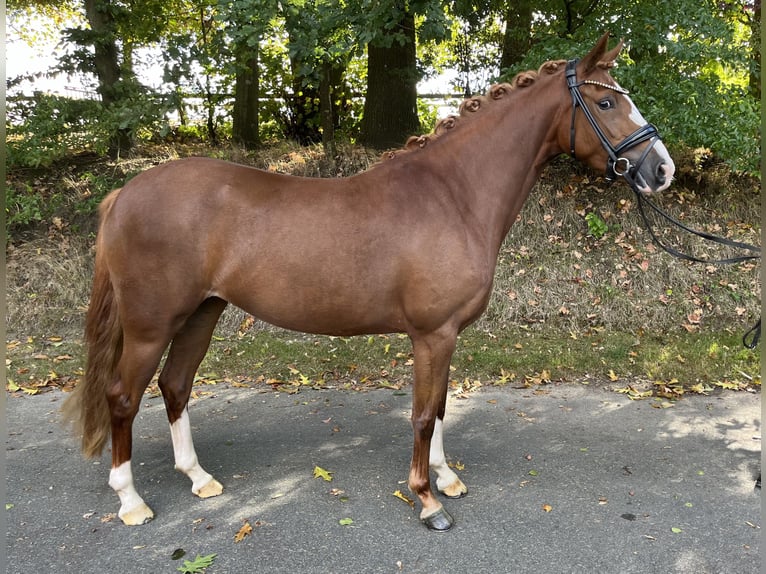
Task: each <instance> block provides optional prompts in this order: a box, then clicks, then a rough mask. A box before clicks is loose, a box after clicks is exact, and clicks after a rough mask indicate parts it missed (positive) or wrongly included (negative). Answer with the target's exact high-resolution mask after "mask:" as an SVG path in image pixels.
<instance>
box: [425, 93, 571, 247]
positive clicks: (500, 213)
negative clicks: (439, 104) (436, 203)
mask: <svg viewBox="0 0 766 574" xmlns="http://www.w3.org/2000/svg"><path fill="white" fill-rule="evenodd" d="M544 90H545V86H542V85H540V86H530V87H528V88H519V92H520V93H518V94H513V95H512V96H510V97H512V98H513V100H509V101H498V102H490V103H487V104H486V106H487V109H484V110H480V111H479V112H476V113H477V114H482V115H481V116H478V115H477V117H474V118H466V120H465V121H466V125H464V126H460V128H461V129H462V128H465V130H464V131H463V132H462V133H458V132H457V130H456V133H454V134H448V135H446V136H444V138H443V140H444V141H443V143H444V145H443V149H444V153H443V155H444V157H449V158H454V161H453V162H452V163H453V164H456V165H451V166H445V168H449V167H451V168H452V169H453V170H455V171H456V172H459V173H457V174H456V180H457V181H460V182H461V184H462V189H460V190H458V201H462V202H464V205H463V206H462V207H463V208H464V209H466V210H468V211H471V212H472V213H474V215H475V219H476V220H478V221H480V222H481V223H482V226H483V228H484V230H485V232H486V233H487V240H488V242H489V244H490V245H494V246H495V247H496V248H497V249H499V247H500V243H501V242H502V241H503V239H504V238H505V236H506V234H507V233H508V230H509V229H510V227H511V225H512V224H513V222H514V221H515V220H516V217H517V215H518V213H519V212H520V211H521V208H522V206H523V204H524V202H525V201H526V199H527V197H528V195H529V192H530V191H531V189H532V187H533V186H534V184H535V183H536V182H537V180H538V178H539V177H540V173H541V171H542V169H543V167H544V166H545V164H546V163H547V162H548V160H549V159H551V157H553V156H555V155H557V154H558V153H560V152H561V150H560V149H559V148H558V146H557V144H556V141H555V138H554V137H553V132H554V129H555V124H556V122H557V121H558V118H557V113H558V110H559V105H558V104H557V103H556V102H555V101H554V100H555V99H554V98H550V97H548V98H546V97H544ZM533 107H534V111H533V109H532V108H533ZM467 122H470V124H468V123H467ZM453 136H454V139H453ZM450 140H452V141H450ZM432 151H434V152H435V151H436V150H435V149H434V150H432Z"/></svg>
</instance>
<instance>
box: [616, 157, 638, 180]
mask: <svg viewBox="0 0 766 574" xmlns="http://www.w3.org/2000/svg"><path fill="white" fill-rule="evenodd" d="M632 167H633V166H632V165H631V163H630V160H629V159H628V158H626V157H618V158H617V159H616V160H614V163H612V171H613V172H614V174H615V175H616V176H618V177H623V176H625V175H626V174H628V173H629V172H630V169H631V168H632Z"/></svg>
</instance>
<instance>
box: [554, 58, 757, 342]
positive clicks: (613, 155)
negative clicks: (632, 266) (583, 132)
mask: <svg viewBox="0 0 766 574" xmlns="http://www.w3.org/2000/svg"><path fill="white" fill-rule="evenodd" d="M578 61H579V60H577V59H574V60H569V61H568V62H567V66H566V80H567V87H568V88H569V93H570V94H571V96H572V124H571V127H570V130H569V153H570V155H571V156H572V157H573V158H575V159H576V157H577V156H576V154H575V119H576V116H577V109H578V108H579V109H581V110H582V112H583V114H584V115H585V118H586V119H587V120H588V123H589V124H590V126H591V127H592V128H593V131H594V132H595V133H596V136H597V137H598V139H599V141H600V142H601V146H602V147H603V148H604V150H605V151H606V153H607V155H608V156H609V158H608V159H607V162H606V174H605V178H606V180H607V181H609V182H612V181H614V180H615V179H616V178H618V177H623V178H625V181H626V182H627V183H628V185H629V186H630V188H631V189H632V190H633V193H634V194H635V195H636V198H637V202H638V210H639V213H641V217H642V219H643V220H644V224H645V225H646V229H647V231H648V232H649V235H650V236H651V238H652V241H654V243H655V244H657V245H658V246H659V247H660V248H662V249H663V250H664V251H666V252H667V253H669V254H670V255H672V256H674V257H678V258H679V259H683V260H685V261H692V262H694V263H707V264H715V265H726V264H732V263H743V262H745V261H750V260H753V259H760V258H761V248H760V247H756V246H755V245H750V244H748V243H743V242H741V241H734V240H732V239H729V238H727V237H719V236H717V235H713V234H711V233H706V232H704V231H697V230H695V229H692V228H690V227H688V226H687V225H684V224H683V223H681V222H680V221H678V220H677V219H675V218H673V217H672V216H670V215H668V214H667V213H665V212H664V211H663V210H662V209H660V208H659V207H658V206H657V205H656V204H655V203H654V202H652V201H650V200H649V199H648V198H647V197H646V195H644V194H643V193H641V191H640V190H639V189H638V185H637V183H636V176H637V175H638V170H639V169H640V168H641V165H643V163H644V160H645V159H646V157H647V156H648V155H649V152H650V151H651V150H652V149H653V148H654V146H655V144H656V143H657V142H658V141H660V134H659V132H658V131H657V128H656V127H655V126H654V125H652V124H645V125H644V126H642V127H640V128H638V129H637V130H636V131H635V132H633V133H632V134H630V135H629V136H628V137H626V138H625V139H624V140H622V141H621V142H620V143H619V144H617V145H616V146H614V145H612V142H611V141H609V138H607V137H606V135H605V134H604V132H603V130H602V129H601V126H599V124H598V122H597V121H596V118H595V117H594V116H593V113H592V112H591V111H590V109H589V108H588V106H587V105H586V104H585V100H584V99H583V97H582V93H580V86H582V85H584V84H591V85H595V86H600V87H602V88H608V89H610V90H613V91H615V92H617V93H618V94H625V95H627V94H628V93H629V92H628V90H624V89H623V88H621V87H619V86H617V85H614V84H606V83H604V82H597V81H595V80H583V81H580V82H578V81H577V63H578ZM645 141H649V145H647V146H646V149H645V150H644V151H643V153H642V154H641V156H640V157H639V159H638V161H637V162H636V163H635V164H632V163H631V162H630V160H629V159H628V158H626V157H624V156H622V155H621V154H622V153H623V152H625V151H626V150H629V149H631V148H633V147H635V146H637V145H638V144H640V143H643V142H645ZM644 204H646V205H648V206H649V207H650V208H651V209H652V210H653V211H654V212H655V213H657V214H658V215H660V216H661V217H663V218H664V219H665V220H667V221H668V222H669V223H672V224H673V225H675V226H677V227H680V228H681V229H683V230H684V231H686V232H688V233H691V234H693V235H696V236H697V237H701V238H702V239H705V240H707V241H712V242H714V243H718V244H720V245H725V246H727V247H734V248H736V249H744V250H745V251H749V252H751V255H740V256H737V257H729V258H725V259H715V260H710V259H701V258H699V257H695V256H693V255H689V254H687V253H683V252H681V251H678V250H677V249H675V248H673V247H671V246H669V245H666V244H664V243H663V242H662V241H660V239H659V237H657V234H656V233H655V232H654V229H653V227H652V224H651V223H650V222H649V218H648V217H647V215H646V212H645V210H644ZM760 336H761V321H760V319H759V320H758V323H756V324H755V325H754V326H753V327H752V328H751V329H750V330H749V331H748V332H747V333H746V334H745V336H744V337H743V339H742V342H743V343H744V345H745V346H746V347H748V348H750V349H753V348H755V346H756V345H757V344H758V340H759V339H760Z"/></svg>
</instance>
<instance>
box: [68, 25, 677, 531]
mask: <svg viewBox="0 0 766 574" xmlns="http://www.w3.org/2000/svg"><path fill="white" fill-rule="evenodd" d="M608 44H609V34H605V35H604V36H603V37H601V39H600V40H599V41H598V42H597V43H596V44H595V46H594V47H593V48H592V49H591V50H590V51H589V52H588V54H587V55H586V56H584V57H583V58H582V59H579V60H570V61H569V62H567V61H565V60H558V61H550V62H546V63H545V64H543V65H542V66H541V67H540V68H539V70H537V71H528V72H522V73H520V74H518V75H517V76H516V77H515V78H514V79H513V80H512V81H511V82H510V83H503V84H498V85H495V86H493V87H492V88H491V89H490V90H489V92H488V93H487V94H486V95H485V96H479V97H473V98H469V99H467V100H466V101H464V102H463V104H462V105H461V107H460V111H459V114H457V115H453V116H449V117H447V118H444V119H442V120H441V121H440V122H439V123H438V124H437V127H436V128H435V129H434V131H433V133H431V134H429V135H425V136H419V137H417V136H413V137H411V138H410V140H409V141H408V142H407V144H406V146H405V147H404V148H402V149H400V150H397V151H392V152H389V153H387V154H384V156H383V158H381V160H380V161H379V162H378V163H376V164H375V165H373V166H372V167H370V168H369V169H368V170H366V171H364V172H361V173H359V174H356V175H353V176H350V177H345V178H336V179H329V178H327V179H325V178H304V177H295V176H289V175H284V174H277V173H271V172H267V171H263V170H259V169H255V168H252V167H247V166H243V165H238V164H235V163H229V162H224V161H219V160H215V159H208V158H185V159H178V160H174V161H170V162H167V163H165V164H162V165H159V166H155V167H153V168H151V169H148V170H147V171H144V172H142V173H141V174H139V175H137V176H136V177H134V178H133V179H131V180H130V181H129V182H128V183H126V184H125V185H124V186H123V187H122V188H121V189H118V190H114V191H112V192H111V193H110V195H108V196H107V197H106V198H105V199H104V200H103V202H102V204H101V206H100V208H99V212H100V223H99V230H98V234H97V239H96V255H95V270H94V278H93V286H92V292H91V300H90V303H89V308H88V311H87V316H86V325H85V335H86V344H87V365H86V369H85V374H84V377H83V379H82V380H81V381H80V382H79V383H78V385H77V387H76V389H75V390H74V391H73V392H72V394H71V395H70V396H69V397H68V398H67V400H66V401H65V404H64V407H63V410H64V414H65V416H66V417H67V419H69V420H70V422H72V423H73V424H74V426H75V432H76V433H78V434H79V435H80V437H81V442H82V451H83V455H84V456H86V457H96V456H98V455H100V453H101V452H102V450H103V447H104V445H105V443H106V442H107V440H108V439H109V437H110V435H111V446H112V456H111V459H112V464H111V470H110V472H109V485H110V486H111V488H113V489H114V490H115V492H116V493H117V495H118V497H119V500H120V509H119V513H118V515H119V517H120V518H121V519H122V521H123V522H124V523H125V524H126V525H138V524H143V523H145V522H147V521H149V520H151V519H152V518H153V517H154V513H153V511H152V510H151V509H150V508H149V507H148V506H147V505H146V503H145V502H144V501H143V499H142V498H141V497H140V496H139V494H138V493H137V492H136V489H135V486H134V481H133V473H132V470H131V449H132V426H133V421H134V418H135V416H136V414H137V412H138V410H139V404H140V401H141V397H142V395H143V393H144V391H145V390H146V388H147V386H148V384H149V383H150V381H151V380H152V378H153V376H154V375H155V373H156V371H157V369H158V367H159V365H160V363H161V362H162V361H161V359H162V357H163V354H164V353H165V351H166V350H167V357H166V359H165V362H164V365H163V366H162V369H161V371H160V374H159V382H158V383H159V388H160V390H161V392H162V396H163V399H164V403H165V407H166V411H167V417H168V420H169V423H170V434H171V438H172V443H173V453H174V458H175V467H176V469H177V470H179V471H181V472H182V473H184V474H186V475H187V476H188V477H189V479H191V482H192V492H193V493H194V494H196V495H197V496H198V497H201V498H207V497H211V496H216V495H219V494H221V492H222V489H223V487H222V485H221V483H220V482H218V481H217V480H216V479H215V478H213V477H212V476H211V475H210V474H209V473H208V472H207V471H205V470H204V469H203V468H202V466H201V465H200V463H199V460H198V458H197V454H196V452H195V449H194V444H193V442H192V436H191V426H190V422H189V413H188V402H189V397H190V393H191V388H192V382H193V380H194V375H195V372H196V370H197V368H198V367H199V365H200V363H201V361H202V359H203V358H204V356H205V354H206V352H207V349H208V346H209V344H210V340H211V337H212V334H213V330H214V328H215V326H216V324H217V322H218V319H219V317H220V315H221V313H222V312H223V310H224V308H225V307H226V306H227V305H228V304H229V303H231V304H233V305H235V306H237V307H239V308H241V309H243V310H244V311H246V312H247V313H249V314H251V315H252V316H254V317H256V318H259V319H261V320H263V321H265V322H268V323H271V324H273V325H275V326H278V327H282V328H285V329H290V330H294V331H300V332H305V333H312V334H324V335H336V336H352V335H361V334H368V335H370V334H383V333H405V334H407V335H408V336H409V339H410V340H411V344H412V349H413V355H414V367H413V370H414V382H413V390H412V416H411V424H412V429H413V449H412V459H411V464H410V470H409V477H408V485H409V488H410V490H411V492H412V493H414V494H415V495H416V496H417V499H419V502H420V507H421V509H420V513H419V517H420V520H421V521H422V522H423V523H424V524H425V525H426V526H427V527H428V528H430V529H433V530H437V531H443V530H447V529H449V528H450V527H451V526H452V525H453V523H454V520H453V518H452V517H451V515H450V514H449V512H448V511H447V510H446V509H445V508H444V505H443V504H442V502H440V500H439V498H437V496H436V495H435V494H434V492H433V490H432V486H431V481H430V477H429V471H430V470H433V471H434V473H435V475H436V489H437V490H438V492H439V493H441V494H442V495H443V496H445V497H447V498H459V497H462V496H464V495H465V494H466V493H467V492H468V489H467V487H466V486H465V484H464V483H463V482H462V481H461V480H460V478H459V477H458V476H457V474H456V473H455V472H454V470H452V469H451V468H450V467H449V466H448V465H447V462H446V459H445V455H444V447H443V421H444V415H445V403H446V397H447V388H448V374H449V365H450V361H451V357H452V354H453V352H454V350H455V346H456V341H457V337H458V334H459V333H460V332H461V331H462V330H463V329H465V328H466V327H467V326H468V325H470V324H471V323H473V322H474V321H475V320H476V319H477V318H478V317H479V316H480V315H481V314H482V313H483V312H484V310H485V308H486V306H487V303H488V301H489V298H490V293H491V290H492V283H493V278H494V272H495V266H496V264H497V256H498V252H499V250H500V247H501V243H502V241H503V239H504V238H505V236H506V234H507V233H508V231H509V229H510V227H511V225H512V224H513V223H514V221H515V220H516V217H517V215H518V213H519V211H520V210H521V207H522V204H523V203H524V201H525V200H526V198H527V196H528V195H529V193H530V190H531V189H532V187H533V185H534V184H535V182H536V180H537V179H538V177H539V176H540V174H541V171H542V169H543V168H544V166H545V165H546V164H547V163H548V162H549V161H550V160H551V159H553V158H555V157H557V156H559V155H562V154H565V153H569V154H571V155H572V156H574V157H576V159H577V160H579V161H580V162H581V163H584V164H586V165H588V166H590V167H592V168H595V169H604V166H606V175H607V177H611V178H615V177H624V178H625V179H626V180H628V182H629V183H630V184H631V185H632V186H634V188H635V189H637V190H639V192H641V193H646V194H649V193H656V192H660V191H662V190H664V189H666V188H667V187H668V186H669V185H670V182H671V180H672V177H673V173H674V170H675V166H674V164H673V160H672V159H671V158H670V155H669V154H668V151H667V149H666V148H665V146H664V145H663V144H662V142H661V140H660V137H659V135H658V133H657V130H656V128H655V127H654V126H652V125H651V124H648V123H647V122H646V120H644V118H643V117H642V115H641V113H640V112H639V111H638V109H637V108H636V106H635V105H634V104H633V102H632V101H631V99H630V98H629V96H628V95H627V94H628V92H627V91H626V90H624V89H623V88H621V87H620V86H619V85H618V84H617V83H616V82H615V80H614V79H613V78H612V77H611V75H610V73H609V70H610V69H611V68H612V67H613V66H614V65H615V60H616V58H617V56H618V54H619V53H620V50H621V49H622V46H623V42H622V41H620V42H619V43H618V44H617V45H616V46H615V47H613V48H612V49H608ZM319 277H321V280H318V279H317V278H319ZM168 347H169V350H168Z"/></svg>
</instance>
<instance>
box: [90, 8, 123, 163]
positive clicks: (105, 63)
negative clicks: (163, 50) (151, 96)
mask: <svg viewBox="0 0 766 574" xmlns="http://www.w3.org/2000/svg"><path fill="white" fill-rule="evenodd" d="M108 8H109V0H85V16H86V17H87V19H88V23H89V24H90V28H91V30H92V31H93V49H94V53H95V58H94V64H95V68H96V69H95V72H96V78H98V93H99V95H100V96H101V102H102V103H103V104H104V108H106V109H109V108H111V107H112V106H113V105H115V104H116V103H117V102H118V101H119V94H118V90H117V87H118V85H119V84H120V82H121V80H122V75H121V71H120V63H119V52H118V50H117V43H116V26H115V23H114V18H113V17H112V13H111V11H110V10H109V9H108ZM132 147H133V141H132V138H131V135H130V130H128V129H125V128H124V129H120V128H117V129H115V131H114V133H113V134H112V135H111V136H110V138H109V155H110V156H111V157H113V158H114V157H118V156H119V155H121V154H123V153H126V152H128V151H130V149H131V148H132Z"/></svg>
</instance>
